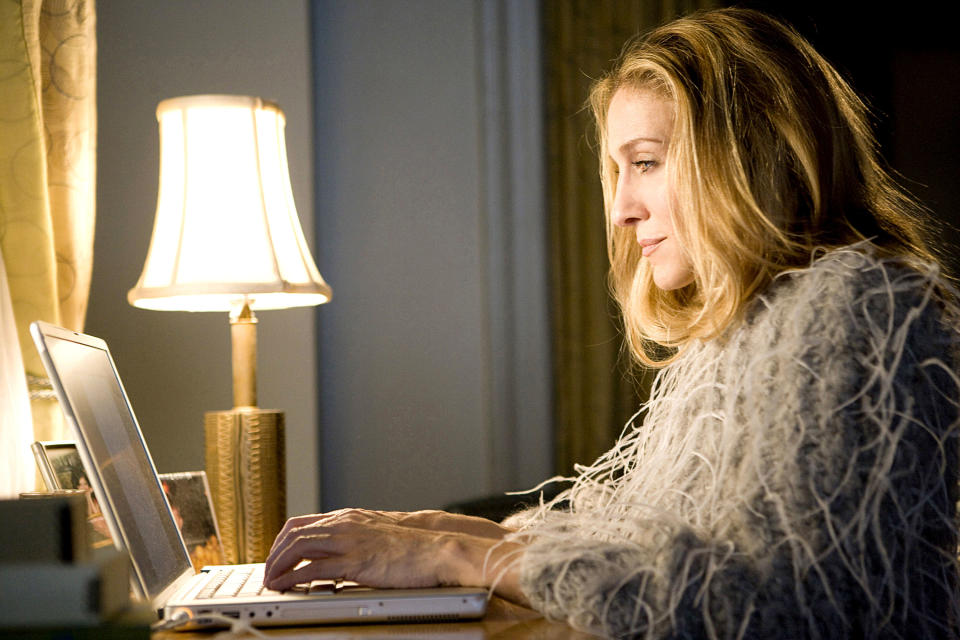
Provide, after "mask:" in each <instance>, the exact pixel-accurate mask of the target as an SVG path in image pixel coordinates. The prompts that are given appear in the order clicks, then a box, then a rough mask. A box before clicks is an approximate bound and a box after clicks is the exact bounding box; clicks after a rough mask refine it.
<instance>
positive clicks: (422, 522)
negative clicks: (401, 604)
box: [264, 509, 525, 603]
mask: <svg viewBox="0 0 960 640" xmlns="http://www.w3.org/2000/svg"><path fill="white" fill-rule="evenodd" d="M465 531H467V532H465ZM508 531H509V530H508V529H506V528H503V527H500V525H497V524H496V523H492V522H489V521H484V520H482V519H480V518H470V517H468V516H456V515H453V514H444V513H443V512H415V513H403V512H382V511H363V510H355V509H348V510H342V511H336V512H333V513H329V514H323V515H314V516H301V517H298V518H291V519H290V520H288V521H287V524H286V525H284V527H283V530H282V531H281V532H280V535H279V536H277V539H276V541H275V542H274V544H273V548H272V550H271V551H270V557H269V558H267V565H266V573H265V576H264V583H265V584H266V585H267V587H269V588H271V589H276V590H279V591H282V590H285V589H289V588H291V587H293V586H294V585H296V584H299V583H303V582H309V581H311V580H317V579H347V580H354V581H356V582H359V583H361V584H364V585H366V586H370V587H381V588H413V587H434V586H478V587H489V586H492V585H493V584H494V582H496V590H497V592H498V593H500V594H501V595H503V596H504V597H507V598H509V599H512V600H514V601H517V602H520V603H524V601H525V598H524V597H523V595H522V594H521V593H520V590H519V588H518V586H517V584H516V577H515V575H514V574H515V571H513V570H507V571H505V570H506V569H507V566H508V565H509V564H511V563H508V562H504V561H506V560H508V559H509V558H508V556H510V555H511V554H514V553H517V552H520V551H522V546H521V545H519V544H516V543H506V542H502V540H501V538H502V537H503V535H505V534H506V533H507V532H508ZM474 532H475V533H474ZM478 534H479V535H478ZM304 560H305V561H307V562H308V563H307V564H303V565H302V566H300V565H301V563H302V561H304ZM501 574H503V575H501Z"/></svg>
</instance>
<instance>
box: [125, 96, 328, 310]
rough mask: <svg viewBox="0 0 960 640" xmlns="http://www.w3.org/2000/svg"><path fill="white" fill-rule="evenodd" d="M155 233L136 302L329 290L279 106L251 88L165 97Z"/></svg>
mask: <svg viewBox="0 0 960 640" xmlns="http://www.w3.org/2000/svg"><path fill="white" fill-rule="evenodd" d="M157 120H158V121H159V124H160V183H159V189H158V196H157V214H156V218H155V220H154V227H153V237H152V238H151V240H150V249H149V251H148V253H147V259H146V262H145V264H144V266H143V273H142V274H141V275H140V279H139V281H138V282H137V284H136V286H135V287H134V288H133V289H131V290H130V292H129V293H128V294H127V299H128V300H129V302H130V304H132V305H134V306H136V307H141V308H145V309H156V310H166V311H234V312H236V311H237V310H239V308H241V307H242V306H243V305H244V303H247V304H249V306H250V308H251V310H259V309H283V308H287V307H301V306H310V305H317V304H321V303H324V302H327V301H329V300H330V296H331V290H330V287H329V286H328V285H327V283H326V282H324V280H323V277H322V276H321V275H320V273H319V271H318V270H317V267H316V265H315V263H314V261H313V257H312V256H311V255H310V250H309V248H308V247H307V244H306V242H305V241H304V237H303V231H302V230H301V228H300V220H299V218H298V217H297V210H296V207H295V206H294V201H293V192H292V190H291V188H290V177H289V173H288V169H287V152H286V144H285V141H284V125H285V119H284V116H283V112H282V111H281V110H280V108H279V107H278V106H277V105H275V104H273V103H271V102H267V101H264V100H261V99H260V98H255V97H249V96H227V95H200V96H187V97H181V98H172V99H169V100H164V101H163V102H161V103H160V104H159V105H158V106H157Z"/></svg>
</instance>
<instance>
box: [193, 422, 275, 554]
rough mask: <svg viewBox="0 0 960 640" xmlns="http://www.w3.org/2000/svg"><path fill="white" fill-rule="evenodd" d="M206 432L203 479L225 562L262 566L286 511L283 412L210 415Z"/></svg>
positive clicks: (205, 423)
mask: <svg viewBox="0 0 960 640" xmlns="http://www.w3.org/2000/svg"><path fill="white" fill-rule="evenodd" d="M204 431H205V433H206V468H207V480H208V481H209V482H210V492H211V493H212V494H213V504H214V509H215V510H216V513H217V520H218V521H219V525H220V537H221V539H222V540H221V543H222V545H223V550H224V554H225V556H226V560H227V562H228V563H231V564H238V563H239V564H242V563H247V562H263V561H264V560H266V558H267V554H268V553H269V552H270V546H271V545H272V544H273V540H274V538H275V537H276V535H277V534H278V533H279V532H280V528H281V527H282V526H283V523H284V521H285V519H286V512H287V504H286V502H287V501H286V468H285V463H284V419H283V412H282V411H274V410H269V409H258V408H256V407H243V408H238V409H233V410H231V411H210V412H207V413H206V414H205V416H204Z"/></svg>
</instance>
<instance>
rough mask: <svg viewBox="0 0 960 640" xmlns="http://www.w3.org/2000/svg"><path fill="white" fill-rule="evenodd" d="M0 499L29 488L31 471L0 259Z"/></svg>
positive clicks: (26, 408)
mask: <svg viewBox="0 0 960 640" xmlns="http://www.w3.org/2000/svg"><path fill="white" fill-rule="evenodd" d="M0 436H2V438H3V443H2V444H3V446H2V447H0V451H2V454H0V458H2V459H0V498H12V497H16V496H17V494H18V493H20V492H21V491H29V490H30V489H31V488H32V486H33V479H34V477H35V469H34V466H33V458H32V457H31V456H30V443H31V442H32V441H33V426H32V424H31V420H30V403H29V401H28V400H27V380H26V377H25V376H24V375H23V360H22V359H21V357H20V341H19V340H18V339H17V327H16V323H15V322H14V319H13V305H12V304H11V302H10V291H9V289H8V288H7V275H6V269H5V268H4V265H3V256H2V255H0Z"/></svg>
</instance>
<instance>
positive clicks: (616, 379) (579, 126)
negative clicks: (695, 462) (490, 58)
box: [543, 0, 717, 473]
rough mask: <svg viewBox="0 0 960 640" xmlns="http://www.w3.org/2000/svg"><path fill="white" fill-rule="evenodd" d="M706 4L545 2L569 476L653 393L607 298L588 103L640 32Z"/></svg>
mask: <svg viewBox="0 0 960 640" xmlns="http://www.w3.org/2000/svg"><path fill="white" fill-rule="evenodd" d="M715 4H717V3H716V2H712V1H709V0H687V1H681V0H544V2H543V26H544V48H545V52H544V58H545V61H546V64H545V83H546V137H547V190H548V210H549V219H550V223H549V228H550V254H551V255H550V267H551V269H550V270H551V300H552V302H551V304H552V309H551V312H552V313H551V315H552V318H553V321H554V326H553V352H554V363H555V365H554V366H555V371H554V380H555V393H554V397H555V407H554V411H555V416H556V421H555V443H556V446H555V464H556V470H557V472H558V473H569V472H570V471H571V470H572V468H573V465H574V464H575V463H578V462H579V463H590V462H593V460H594V459H596V457H597V456H598V455H600V454H601V453H603V452H604V451H606V450H607V449H609V448H610V446H611V445H612V444H613V442H614V441H615V439H616V437H617V436H618V435H619V434H620V432H621V431H622V429H623V426H624V423H625V422H626V420H627V419H629V417H630V416H631V415H633V413H634V412H636V411H637V409H638V408H639V406H640V403H641V402H642V401H643V399H644V398H645V397H646V395H647V393H648V391H649V383H650V381H651V380H652V377H653V376H652V372H647V371H638V370H636V369H632V370H631V367H630V362H629V360H630V359H629V356H628V355H627V353H626V352H625V350H624V346H623V339H622V328H621V325H620V322H619V319H618V310H617V308H616V305H615V303H614V302H613V301H612V299H611V298H610V296H609V293H608V288H607V286H606V283H607V279H606V277H607V268H608V266H609V264H608V262H607V253H606V241H605V239H604V223H603V194H602V192H601V190H600V178H599V173H598V166H599V165H598V161H597V157H596V151H595V145H594V144H593V136H594V133H593V123H592V118H591V115H590V113H589V110H588V109H587V108H586V106H585V105H586V100H587V96H588V92H589V87H590V82H591V80H592V79H593V78H596V77H598V76H600V75H601V74H602V73H603V72H604V71H605V70H606V69H608V68H609V67H610V65H611V63H612V61H613V60H614V59H615V58H616V57H617V55H618V54H619V53H620V50H621V48H622V47H623V44H624V43H625V42H626V41H627V39H629V38H630V37H631V36H634V35H636V34H637V33H638V32H642V31H646V30H648V29H650V28H651V27H654V26H656V25H658V24H660V23H661V22H664V21H666V20H668V19H671V18H673V17H676V16H679V15H682V14H684V13H688V12H690V11H693V10H695V9H699V8H708V7H710V6H713V5H715Z"/></svg>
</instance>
